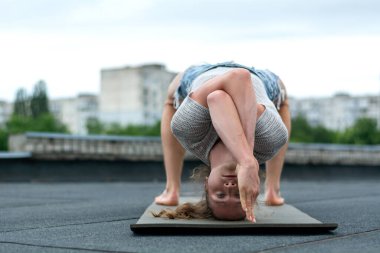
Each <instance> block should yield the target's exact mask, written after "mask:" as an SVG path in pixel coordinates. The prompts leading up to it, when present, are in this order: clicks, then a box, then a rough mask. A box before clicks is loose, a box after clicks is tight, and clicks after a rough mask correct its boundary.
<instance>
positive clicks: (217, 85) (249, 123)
mask: <svg viewBox="0 0 380 253" xmlns="http://www.w3.org/2000/svg"><path fill="white" fill-rule="evenodd" d="M190 96H191V97H192V98H193V99H194V100H196V101H197V102H198V103H201V104H202V105H204V106H206V107H208V108H209V110H210V115H211V119H212V122H213V126H214V128H215V130H216V131H217V133H218V135H219V137H220V138H221V140H222V142H223V144H224V145H225V146H226V147H227V149H228V150H229V151H230V152H231V154H232V156H233V158H234V159H235V160H236V161H237V167H236V172H237V175H238V184H239V191H240V200H241V204H242V207H243V209H244V210H246V214H247V215H246V216H247V218H248V219H250V220H251V221H254V215H253V203H254V202H255V200H256V198H257V196H258V194H259V189H260V181H259V176H258V163H257V161H256V159H255V158H254V156H253V146H254V136H255V126H256V118H257V109H258V108H257V107H258V106H257V103H256V95H255V92H254V89H253V86H252V80H251V78H250V73H249V72H248V71H246V70H243V69H235V70H231V71H229V72H227V73H226V74H224V75H222V76H219V77H216V78H213V79H211V80H210V81H208V82H207V83H205V84H204V85H203V86H201V87H200V88H198V89H197V90H195V91H194V92H193V93H191V94H190Z"/></svg>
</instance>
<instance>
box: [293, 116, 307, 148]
mask: <svg viewBox="0 0 380 253" xmlns="http://www.w3.org/2000/svg"><path fill="white" fill-rule="evenodd" d="M290 141H291V142H306V143H309V142H312V141H313V137H312V127H311V126H310V124H309V122H308V121H307V120H306V118H305V117H303V116H301V115H299V116H297V117H296V118H293V119H292V131H291V133H290Z"/></svg>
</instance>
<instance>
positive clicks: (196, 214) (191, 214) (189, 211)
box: [152, 165, 214, 219]
mask: <svg viewBox="0 0 380 253" xmlns="http://www.w3.org/2000/svg"><path fill="white" fill-rule="evenodd" d="M210 172H211V168H210V167H208V166H206V165H200V166H198V167H196V168H195V169H194V170H193V174H192V175H191V177H190V178H191V179H192V180H193V181H195V182H202V181H204V179H205V178H206V177H207V176H208V175H210ZM152 215H153V216H154V217H164V218H169V219H208V218H212V217H214V215H213V213H212V210H211V208H210V207H209V205H208V201H207V192H205V194H204V195H203V197H202V199H201V201H199V202H197V203H184V204H182V205H180V206H178V207H177V208H176V209H174V210H171V209H164V210H161V211H160V212H158V213H155V212H152Z"/></svg>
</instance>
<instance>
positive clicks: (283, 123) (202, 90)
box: [155, 62, 290, 222]
mask: <svg viewBox="0 0 380 253" xmlns="http://www.w3.org/2000/svg"><path fill="white" fill-rule="evenodd" d="M173 98H174V99H173ZM289 132H290V113H289V107H288V100H287V98H286V92H285V88H284V85H283V83H282V82H281V80H280V79H279V78H278V77H277V76H276V75H275V74H273V73H272V72H270V71H267V70H266V71H263V70H257V69H255V68H252V67H246V66H243V65H240V64H236V63H233V62H226V63H219V64H214V65H211V64H205V65H200V66H193V67H190V68H189V69H187V70H186V71H185V72H184V74H183V75H181V74H179V75H178V76H177V77H176V78H175V79H174V80H173V82H172V83H171V84H170V86H169V89H168V98H167V101H166V102H165V105H164V111H163V116H162V123H161V137H162V144H163V151H164V164H165V171H166V177H167V183H166V189H165V190H164V192H163V193H162V194H161V195H159V196H157V197H156V198H155V202H156V203H157V204H161V205H177V204H178V200H179V193H180V183H181V182H180V179H181V173H182V165H183V158H184V154H185V150H188V151H190V152H192V153H193V154H194V155H195V156H197V157H198V158H199V159H200V160H202V161H203V162H204V163H205V164H206V165H208V166H210V167H211V172H210V175H209V177H208V178H207V179H206V181H205V192H206V200H205V201H204V202H202V203H205V204H204V205H203V206H206V208H205V210H207V211H208V212H209V213H211V214H212V216H214V217H215V218H217V219H224V220H238V219H243V218H244V217H246V218H247V219H248V220H250V221H252V222H254V221H255V216H254V213H253V204H254V202H255V201H256V198H257V196H258V194H259V189H260V181H259V175H258V171H259V164H261V163H265V162H266V182H265V186H266V189H265V201H266V203H267V204H268V205H281V204H283V202H284V200H283V199H282V198H281V197H280V176H281V170H282V166H283V161H284V157H285V152H286V149H287V144H286V143H287V140H288V133H289ZM252 151H253V152H252ZM159 215H160V216H161V215H163V216H165V212H164V213H161V214H159ZM166 216H168V215H166Z"/></svg>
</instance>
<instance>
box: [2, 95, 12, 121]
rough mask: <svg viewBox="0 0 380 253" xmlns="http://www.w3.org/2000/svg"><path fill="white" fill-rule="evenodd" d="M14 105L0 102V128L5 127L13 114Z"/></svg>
mask: <svg viewBox="0 0 380 253" xmlns="http://www.w3.org/2000/svg"><path fill="white" fill-rule="evenodd" d="M12 106H13V104H11V103H8V102H6V101H0V127H2V126H4V125H5V122H7V120H8V119H9V117H10V116H11V114H12V109H13V108H12Z"/></svg>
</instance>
